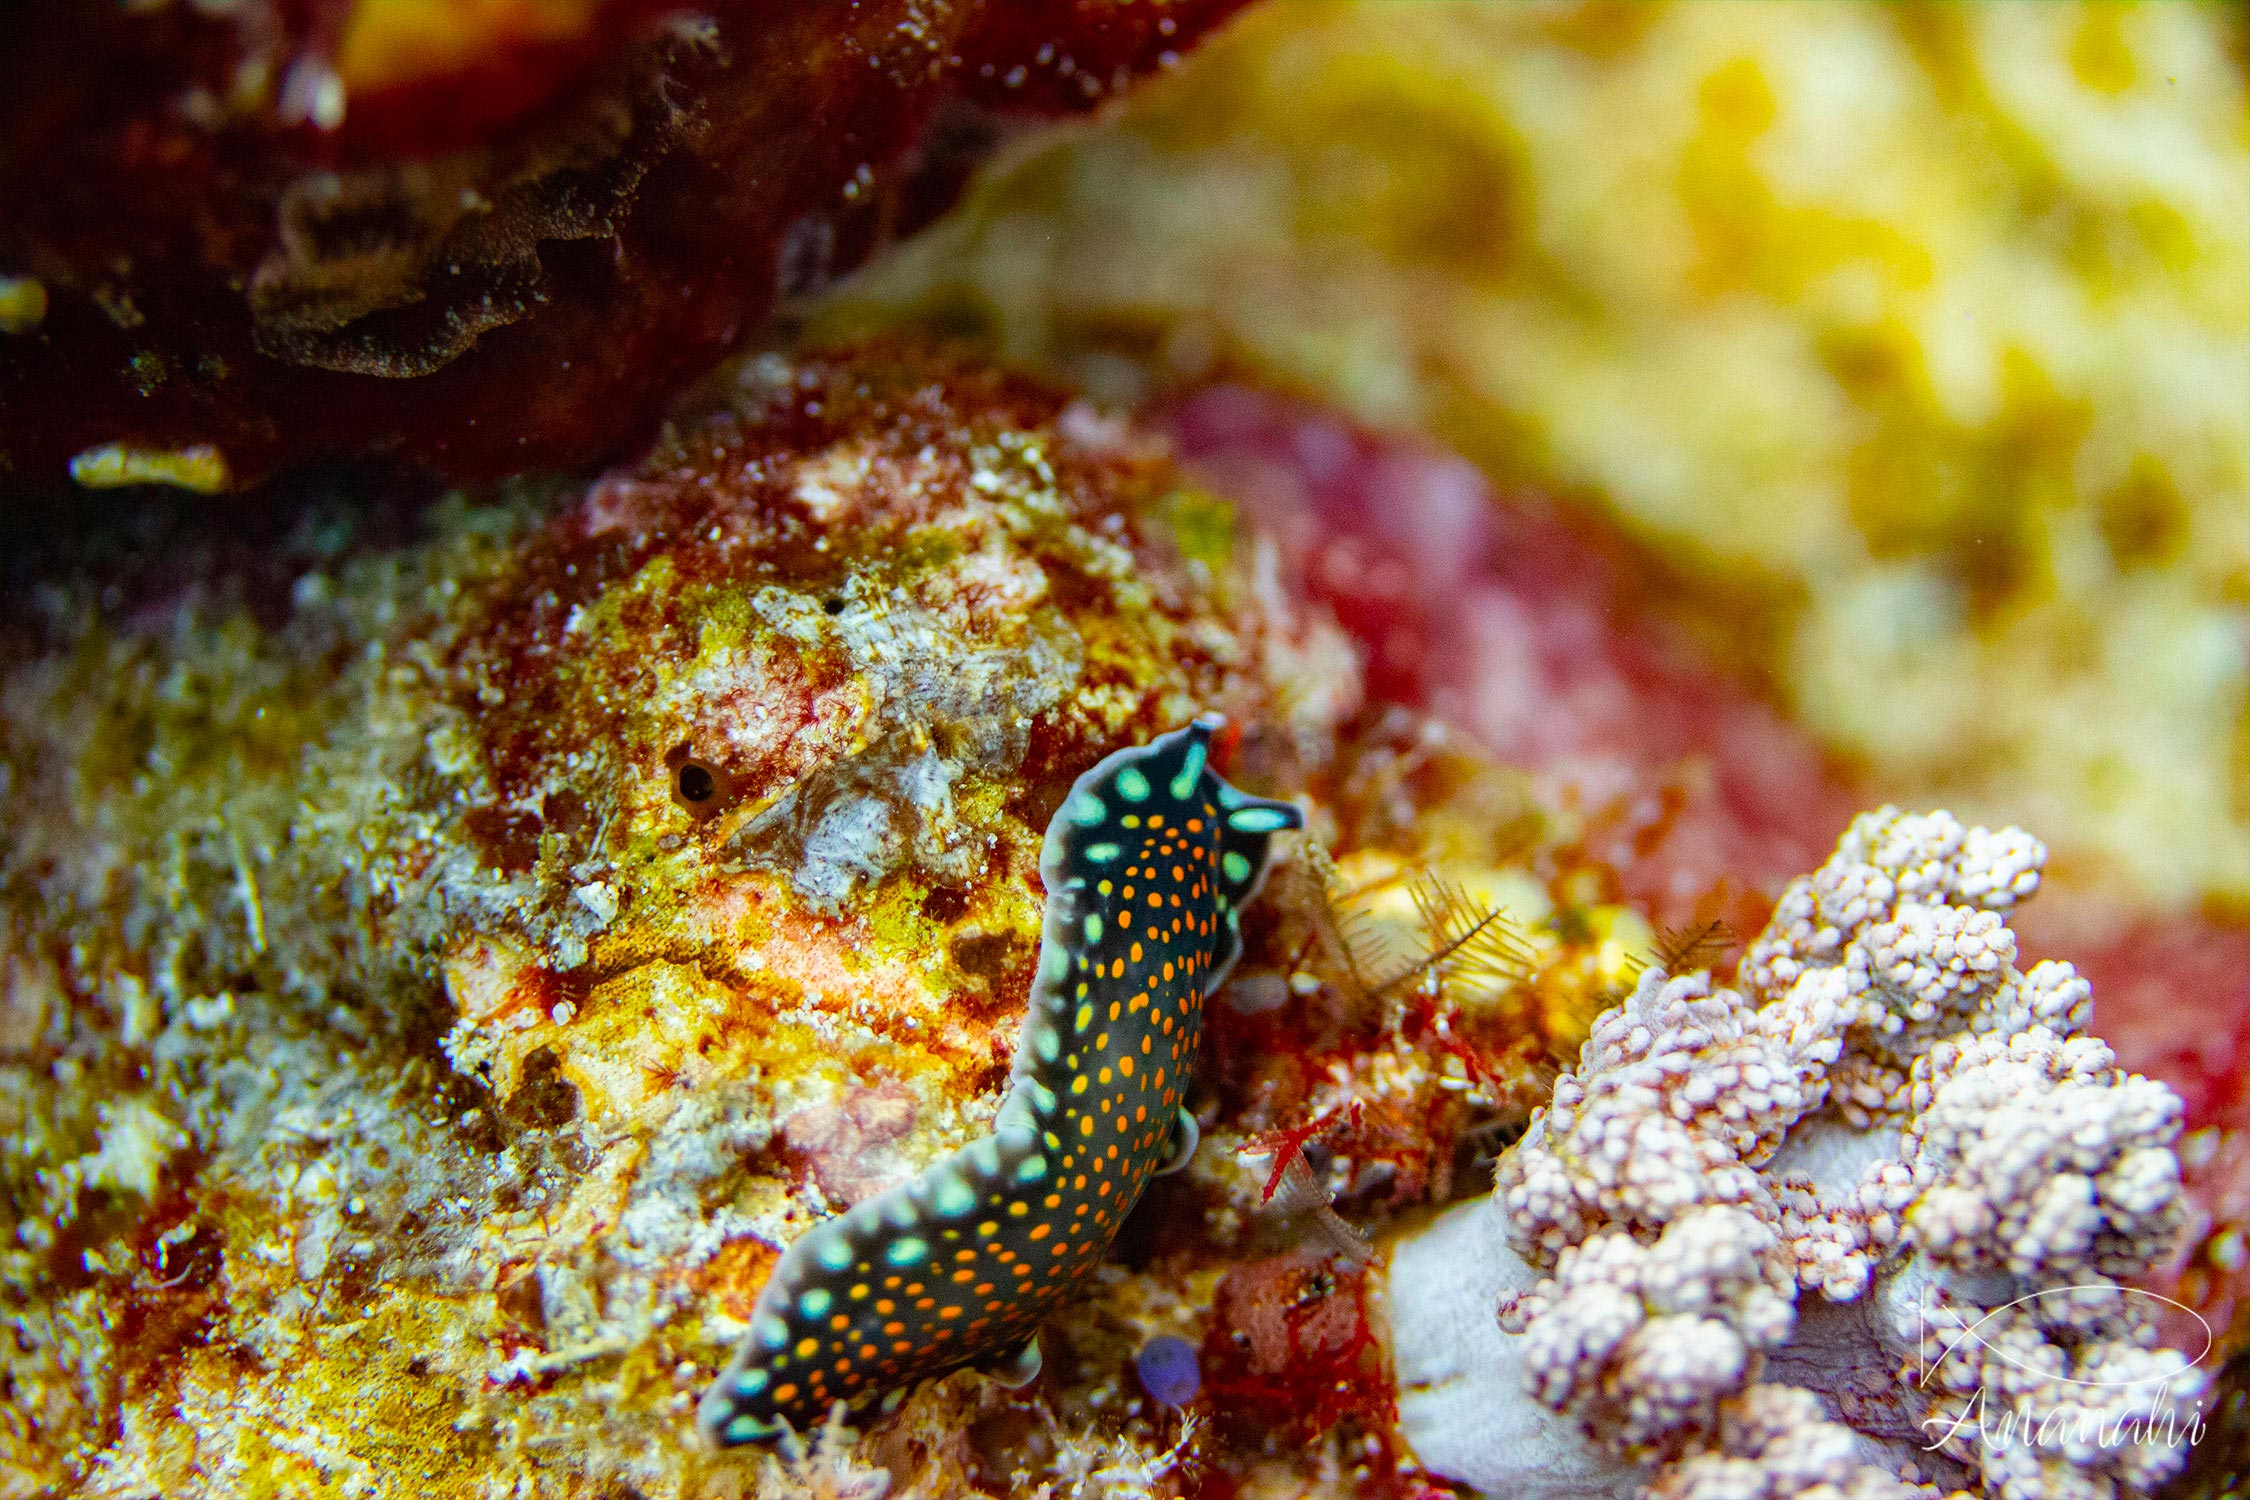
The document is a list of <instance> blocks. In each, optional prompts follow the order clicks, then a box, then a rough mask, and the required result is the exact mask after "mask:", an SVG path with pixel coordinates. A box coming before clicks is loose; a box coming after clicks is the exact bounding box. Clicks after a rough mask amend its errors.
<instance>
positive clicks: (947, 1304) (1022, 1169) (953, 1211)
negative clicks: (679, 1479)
mask: <svg viewBox="0 0 2250 1500" xmlns="http://www.w3.org/2000/svg"><path fill="white" fill-rule="evenodd" d="M1220 722H1221V721H1220V720H1219V719H1217V718H1216V717H1212V716H1205V717H1203V718H1199V719H1197V720H1196V721H1195V722H1194V723H1192V724H1190V725H1188V726H1187V727H1186V728H1185V729H1180V730H1176V731H1174V732H1173V733H1171V734H1166V735H1161V736H1159V737H1158V738H1157V739H1156V740H1154V741H1153V742H1151V743H1149V744H1147V745H1142V746H1136V747H1134V748H1132V749H1128V750H1121V751H1119V752H1117V753H1116V754H1115V755H1112V756H1110V757H1109V758H1108V759H1106V760H1104V761H1103V762H1102V763H1101V764H1100V765H1097V766H1095V767H1094V768H1093V769H1092V770H1091V771H1088V772H1087V773H1086V774H1085V775H1084V776H1081V777H1080V778H1079V779H1078V783H1077V785H1076V786H1074V787H1073V788H1072V789H1071V793H1070V796H1069V798H1068V799H1067V800H1066V801H1065V802H1064V803H1063V806H1062V810H1061V811H1060V812H1058V813H1057V814H1056V815H1055V820H1054V822H1053V823H1052V824H1050V825H1049V826H1048V829H1047V842H1046V845H1045V848H1044V849H1043V850H1042V852H1041V855H1040V860H1039V873H1040V875H1041V876H1042V877H1043V878H1044V880H1045V882H1046V886H1047V910H1046V919H1045V925H1044V930H1043V933H1042V940H1041V943H1040V948H1039V970H1038V977H1037V978H1036V979H1035V980H1034V981H1033V984H1032V991H1031V1003H1030V1006H1029V1010H1028V1014H1027V1015H1026V1016H1025V1018H1024V1030H1023V1038H1022V1041H1021V1042H1020V1043H1019V1044H1018V1045H1017V1048H1016V1061H1015V1073H1014V1081H1013V1083H1012V1084H1011V1086H1010V1088H1009V1091H1008V1096H1007V1099H1006V1100H1005V1101H1004V1102H1003V1103H1002V1104H1001V1106H1000V1114H999V1118H998V1120H997V1121H996V1122H995V1126H994V1129H993V1133H992V1134H990V1135H988V1136H985V1137H984V1138H982V1139H981V1140H978V1141H976V1142H974V1143H973V1144H971V1145H970V1146H968V1147H967V1148H965V1149H964V1150H962V1151H959V1152H956V1153H955V1154H954V1155H953V1156H951V1157H950V1158H948V1159H947V1160H945V1161H943V1162H940V1163H938V1164H937V1165H936V1166H934V1167H932V1168H930V1169H929V1170H928V1171H926V1172H924V1173H922V1175H921V1176H919V1177H917V1178H915V1179H914V1180H913V1181H911V1182H909V1183H906V1184H904V1185H902V1186H900V1187H897V1188H893V1189H892V1190H891V1191H889V1192H887V1193H883V1194H881V1195H879V1196H878V1197H875V1198H873V1199H870V1200H869V1201H867V1202H865V1203H861V1204H859V1205H858V1206H857V1207H855V1208H853V1209H852V1210H851V1212H849V1213H846V1214H843V1215H840V1216H838V1217H836V1218H834V1219H830V1220H829V1221H828V1222H826V1223H824V1224H822V1225H820V1226H819V1227H817V1228H815V1229H813V1230H812V1231H810V1232H809V1233H807V1234H805V1235H804V1236H803V1237H802V1238H800V1239H798V1240H797V1241H796V1243H794V1244H792V1245H791V1246H790V1247H789V1249H788V1250H787V1252H785V1253H784V1254H783V1255H782V1257H781V1260H780V1262H779V1263H778V1264H777V1265H776V1266H775V1267H774V1272H773V1277H772V1279H771V1280H770V1281H768V1282H767V1283H766V1287H765V1290H764V1291H763V1292H762V1293H761V1294H760V1295H759V1298H758V1303H757V1308H756V1310H755V1312H754V1313H753V1314H752V1316H751V1324H750V1331H749V1333H748V1335H747V1336H745V1337H744V1339H743V1341H742V1346H741V1348H740V1349H738V1350H737V1351H736V1353H735V1357H734V1362H733V1364H732V1365H731V1366H729V1368H728V1370H727V1372H726V1374H725V1375H724V1376H722V1377H721V1378H720V1380H719V1381H718V1383H717V1384H715V1385H714V1386H712V1388H711V1390H710V1392H709V1394H707V1395H706V1396H705V1397H704V1399H703V1406H702V1411H701V1414H700V1415H701V1421H702V1423H703V1426H704V1428H705V1430H706V1431H708V1432H709V1433H710V1434H711V1436H712V1438H713V1439H714V1440H715V1441H717V1442H718V1443H720V1444H722V1445H732V1444H736V1443H750V1442H759V1441H762V1440H767V1439H772V1438H776V1437H779V1436H781V1434H782V1433H783V1432H784V1431H787V1430H791V1429H794V1430H796V1431H798V1432H805V1431H809V1430H810V1429H812V1428H813V1427H816V1426H817V1425H819V1423H820V1422H822V1421H823V1420H825V1419H826V1417H827V1415H828V1413H829V1410H830V1408H831V1407H832V1406H833V1404H834V1403H835V1402H837V1401H847V1402H854V1403H857V1402H859V1401H862V1400H865V1399H866V1398H868V1397H870V1396H873V1395H875V1394H877V1393H885V1392H893V1391H902V1390H904V1389H905V1388H906V1387H908V1386H910V1385H912V1384H913V1383H914V1382H916V1381H918V1380H922V1379H925V1378H927V1377H929V1376H933V1375H942V1374H944V1373H946V1372H947V1371H949V1370H953V1369H957V1368H959V1367H960V1366H962V1365H967V1364H976V1363H981V1364H984V1365H986V1366H987V1367H988V1368H992V1369H993V1370H994V1372H995V1373H996V1374H998V1375H1000V1376H1001V1378H1004V1379H1015V1380H1019V1381H1020V1380H1029V1379H1030V1378H1031V1377H1032V1376H1033V1375H1035V1374H1036V1373H1037V1372H1038V1357H1039V1356H1038V1345H1037V1343H1036V1341H1035V1339H1034V1335H1035V1333H1036V1332H1037V1330H1038V1327H1039V1324H1040V1322H1041V1320H1042V1319H1044V1318H1045V1317H1046V1315H1047V1313H1048V1311H1049V1310H1050V1309H1051V1308H1053V1307H1054V1306H1055V1304H1056V1303H1058V1302H1060V1301H1061V1300H1063V1299H1064V1298H1066V1297H1068V1296H1069V1295H1070V1294H1071V1292H1072V1290H1073V1289H1074V1288H1075V1287H1076V1286H1077V1284H1078V1282H1079V1280H1080V1279H1081V1278H1082V1277H1083V1276H1085V1275H1086V1273H1087V1272H1089V1271H1091V1270H1092V1269H1093V1268H1094V1266H1095V1265H1096V1264H1097V1263H1098V1262H1099V1261H1100V1260H1101V1258H1102V1254H1103V1252H1104V1251H1106V1250H1107V1249H1108V1247H1109V1242H1110V1239H1111V1238H1112V1236H1114V1235H1115V1234H1116V1232H1117V1227H1118V1225H1119V1224H1120V1223H1122V1222H1123V1221H1124V1218H1125V1214H1126V1212H1127V1210H1129V1209H1130V1208H1131V1207H1132V1206H1133V1203H1134V1201H1135V1200H1136V1199H1138V1198H1139V1197H1140V1193H1141V1188H1142V1186H1143V1185H1144V1184H1146V1183H1147V1181H1148V1179H1149V1177H1150V1176H1151V1175H1152V1174H1154V1173H1155V1172H1156V1171H1158V1170H1159V1169H1161V1168H1163V1167H1165V1166H1166V1165H1167V1164H1168V1163H1170V1162H1173V1161H1174V1160H1175V1159H1176V1158H1177V1156H1178V1155H1179V1146H1180V1144H1181V1143H1182V1142H1183V1141H1192V1139H1193V1136H1192V1133H1191V1132H1192V1131H1193V1128H1194V1125H1193V1121H1192V1119H1186V1118H1184V1115H1183V1111H1182V1109H1181V1105H1180V1100H1181V1098H1182V1097H1183V1096H1184V1095H1185V1093H1186V1091H1187V1080H1188V1075H1189V1073H1190V1071H1191V1070H1192V1069H1193V1067H1194V1064H1195V1049H1196V1042H1197V1039H1198V1037H1199V1036H1200V1035H1201V1032H1202V1027H1203V1000H1204V997H1205V996H1206V995H1208V994H1210V992H1211V991H1212V990H1214V989H1216V988H1217V987H1218V985H1219V982H1220V981H1221V980H1222V979H1224V978H1225V977H1226V972H1227V970H1228V969H1229V968H1230V967H1231V966H1232V965H1233V963H1234V960H1235V956H1236V954H1237V953H1238V952H1239V951H1240V948H1241V939H1240V936H1239V934H1238V932H1237V927H1236V924H1237V922H1238V920H1239V917H1240V914H1241V910H1242V906H1243V904H1244V903H1245V902H1247V901H1248V900H1250V898H1251V897H1252V896H1253V895H1255V894H1256V892H1257V889H1258V884H1259V882H1260V881H1261V880H1263V879H1264V878H1265V872H1266V859H1267V844H1268V842H1269V840H1270V839H1271V838H1272V836H1273V835H1274V834H1275V833H1278V832H1280V831H1282V830H1284V829H1291V828H1299V827H1302V826H1303V823H1304V819H1303V816H1302V814H1300V813H1299V812H1298V810H1297V809H1296V807H1294V806H1293V805H1291V804H1289V803H1287V802H1269V801H1264V800H1261V799H1259V798H1255V797H1249V796H1245V795H1244V794H1243V793H1241V792H1239V791H1236V790H1235V789H1234V788H1233V787H1231V786H1228V785H1227V784H1226V783H1225V782H1224V781H1221V780H1220V779H1219V778H1218V776H1217V775H1216V774H1215V773H1213V772H1212V770H1211V769H1210V766H1209V764H1208V757H1209V753H1210V742H1211V735H1212V732H1213V731H1214V730H1216V729H1217V728H1218V727H1219V724H1220Z"/></svg>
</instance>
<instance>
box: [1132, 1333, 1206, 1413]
mask: <svg viewBox="0 0 2250 1500" xmlns="http://www.w3.org/2000/svg"><path fill="white" fill-rule="evenodd" d="M1133 1371H1134V1373H1135V1374H1137V1375H1139V1376H1140V1377H1141V1389H1142V1390H1144V1391H1147V1392H1148V1393H1149V1395H1151V1396H1152V1397H1154V1398H1155V1399H1156V1400H1158V1401H1161V1402H1163V1403H1164V1404H1165V1405H1166V1406H1185V1405H1187V1404H1188V1403H1189V1402H1190V1401H1193V1400H1194V1399H1195V1393H1196V1392H1197V1391H1199V1390H1201V1389H1203V1369H1202V1367H1201V1366H1200V1365H1199V1364H1198V1363H1197V1362H1196V1358H1195V1345H1193V1344H1191V1343H1189V1342H1188V1341H1187V1340H1186V1339H1176V1338H1174V1337H1172V1336H1171V1335H1170V1334H1168V1333H1162V1334H1158V1335H1157V1336H1156V1337H1155V1338H1152V1339H1150V1340H1149V1341H1148V1342H1147V1343H1145V1344H1143V1345H1141V1352H1140V1353H1138V1354H1136V1355H1134V1356H1133Z"/></svg>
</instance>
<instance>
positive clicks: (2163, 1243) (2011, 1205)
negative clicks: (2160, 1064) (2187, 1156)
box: [1878, 1026, 2187, 1281]
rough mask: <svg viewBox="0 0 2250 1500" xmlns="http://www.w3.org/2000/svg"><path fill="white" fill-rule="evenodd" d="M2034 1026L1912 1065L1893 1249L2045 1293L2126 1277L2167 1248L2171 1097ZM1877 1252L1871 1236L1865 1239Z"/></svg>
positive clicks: (2080, 1045) (2087, 1041)
mask: <svg viewBox="0 0 2250 1500" xmlns="http://www.w3.org/2000/svg"><path fill="white" fill-rule="evenodd" d="M2115 1062H2116V1056H2115V1054H2114V1053H2112V1052H2111V1051H2110V1049H2109V1047H2108V1046H2107V1045H2106V1044H2105V1043H2103V1042H2101V1041H2100V1040H2098V1039H2097V1038H2094V1037H2071V1038H2069V1039H2067V1040H2066V1039H2064V1038H2063V1037H2061V1036H2058V1035H2057V1034H2056V1033H2055V1032H2053V1031H2050V1030H2048V1029H2047V1028H2046V1027H2044V1026H2034V1027H2032V1028H2031V1029H2029V1030H2027V1031H2022V1032H2019V1033H2017V1034H2015V1035H2013V1036H2002V1035H1998V1034H1994V1035H1981V1036H1980V1035H1970V1036H1966V1037H1962V1038H1960V1039H1957V1040H1948V1041H1943V1042H1939V1043H1938V1044H1937V1045H1936V1046H1935V1047H1933V1048H1931V1049H1930V1051H1929V1052H1928V1053H1926V1054H1924V1055H1923V1056H1922V1057H1920V1058H1918V1059H1916V1061H1915V1064H1914V1093H1913V1102H1914V1107H1915V1114H1914V1117H1913V1119H1912V1120H1911V1121H1910V1122H1909V1123H1908V1125H1907V1127H1906V1133H1905V1139H1904V1141H1903V1143H1902V1146H1903V1149H1902V1151H1901V1156H1902V1158H1903V1161H1904V1163H1905V1164H1906V1165H1907V1167H1908V1170H1909V1171H1910V1173H1911V1174H1912V1180H1913V1182H1914V1185H1915V1187H1916V1188H1917V1189H1918V1190H1919V1196H1918V1198H1917V1199H1916V1201H1915V1202H1914V1204H1913V1206H1912V1207H1911V1208H1910V1209H1909V1210H1908V1211H1907V1213H1906V1215H1905V1220H1904V1225H1903V1228H1904V1234H1905V1238H1906V1239H1907V1240H1908V1241H1909V1242H1910V1243H1912V1244H1913V1246H1914V1247H1915V1248H1916V1249H1919V1250H1920V1251H1921V1252H1922V1253H1923V1254H1925V1255H1927V1256H1929V1257H1930V1258H1931V1259H1932V1260H1934V1261H1937V1262H1938V1263H1940V1264H1942V1265H1945V1266H1949V1267H1953V1268H1957V1269H1960V1270H1965V1271H2005V1272H2007V1273H2008V1274H2009V1275H2011V1276H2035V1277H2041V1278H2043V1279H2045V1280H2048V1281H2058V1280H2061V1279H2067V1278H2070V1277H2078V1276H2094V1277H2102V1276H2138V1275H2140V1274H2142V1273H2143V1272H2145V1271H2147V1270H2148V1269H2149V1267H2150V1266H2152V1265H2154V1264H2155V1263H2156V1261H2157V1260H2158V1259H2159V1258H2160V1257H2162V1256H2163V1255H2164V1254H2165V1253H2166V1252H2167V1251H2168V1250H2169V1249H2170V1248H2171V1246H2172V1243H2173V1241H2174V1240H2175V1239H2176V1238H2177V1236H2178V1234H2179V1232H2180V1230H2181V1229H2182V1228H2183V1227H2184V1224H2185V1220H2186V1217H2187V1210H2186V1206H2185V1204H2184V1203H2183V1202H2182V1201H2181V1198H2180V1161H2179V1158H2178V1157H2177V1156H2175V1155H2174V1154H2173V1151H2172V1146H2173V1143H2174V1142H2175V1141H2176V1140H2178V1139H2179V1133H2180V1101H2179V1096H2178V1095H2176V1094H2174V1093H2173V1092H2172V1091H2171V1090H2170V1089H2169V1088H2166V1087H2165V1086H2164V1085H2163V1084H2161V1083H2156V1082H2153V1081H2151V1080H2150V1079H2146V1078H2142V1077H2140V1076H2138V1075H2137V1074H2132V1073H2125V1072H2121V1071H2120V1070H2119V1069H2118V1068H2117V1067H2115V1066H2114V1064H2115ZM1878 1237H1879V1238H1881V1236H1878Z"/></svg>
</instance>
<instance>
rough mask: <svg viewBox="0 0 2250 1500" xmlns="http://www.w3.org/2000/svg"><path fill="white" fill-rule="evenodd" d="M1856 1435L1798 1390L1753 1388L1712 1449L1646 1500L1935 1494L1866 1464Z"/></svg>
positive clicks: (1724, 1420)
mask: <svg viewBox="0 0 2250 1500" xmlns="http://www.w3.org/2000/svg"><path fill="white" fill-rule="evenodd" d="M1860 1446H1861V1445H1860V1441H1859V1436H1858V1434H1857V1433H1855V1432H1853V1431H1852V1430H1851V1429H1850V1428H1849V1427H1846V1426H1844V1425H1843V1424H1842V1423H1841V1422H1831V1421H1829V1420H1828V1418H1827V1415H1826V1414H1825V1413H1824V1412H1822V1410H1821V1408H1820V1398H1819V1397H1818V1396H1815V1395H1814V1394H1813V1393H1812V1392H1811V1391H1808V1390H1803V1389H1800V1388H1799V1387H1797V1386H1793V1385H1754V1386H1751V1387H1750V1388H1749V1389H1748V1390H1746V1391H1744V1392H1743V1393H1742V1394H1741V1395H1739V1396H1736V1397H1733V1398H1731V1399H1730V1400H1728V1401H1727V1402H1726V1403H1725V1404H1724V1405H1723V1406H1722V1407H1721V1408H1720V1410H1719V1421H1718V1432H1717V1440H1716V1442H1715V1443H1714V1444H1713V1446H1712V1447H1711V1449H1710V1450H1708V1451H1706V1452H1702V1453H1698V1454H1696V1455H1694V1456H1693V1457H1690V1458H1687V1459H1684V1460H1682V1461H1681V1462H1679V1463H1677V1464H1674V1465H1673V1466H1672V1467H1671V1468H1669V1469H1667V1470H1666V1471H1665V1472H1664V1473H1663V1474H1662V1475H1661V1476H1660V1477H1659V1478H1658V1479H1657V1480H1656V1482H1655V1483H1653V1484H1651V1485H1650V1486H1649V1487H1648V1489H1647V1490H1646V1492H1645V1493H1646V1496H1647V1500H1807V1497H1810V1500H1910V1497H1913V1496H1921V1495H1927V1494H1929V1493H1930V1492H1929V1491H1928V1490H1927V1489H1926V1488H1925V1487H1923V1486H1921V1485H1918V1484H1910V1483H1908V1482H1907V1481H1906V1480H1904V1479H1901V1478H1900V1477H1899V1476H1898V1475H1896V1474H1893V1473H1891V1472H1890V1471H1889V1470H1887V1469H1885V1468H1883V1467H1881V1466H1880V1465H1878V1464H1872V1463H1869V1462H1867V1461H1866V1460H1865V1458H1864V1457H1863V1455H1862V1453H1861V1451H1860Z"/></svg>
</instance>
